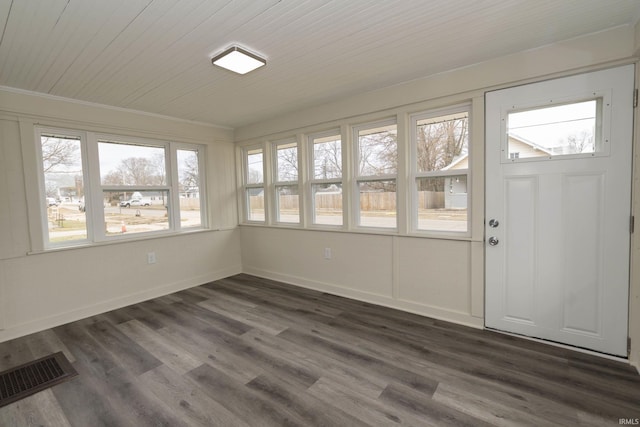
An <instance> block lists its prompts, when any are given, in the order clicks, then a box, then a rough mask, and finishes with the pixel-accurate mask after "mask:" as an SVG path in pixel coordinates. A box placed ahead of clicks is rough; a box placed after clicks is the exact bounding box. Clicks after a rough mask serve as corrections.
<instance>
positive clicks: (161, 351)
mask: <svg viewBox="0 0 640 427" xmlns="http://www.w3.org/2000/svg"><path fill="white" fill-rule="evenodd" d="M117 327H118V329H120V330H121V331H122V332H123V333H124V334H125V335H127V336H128V337H129V338H130V339H131V340H133V341H135V342H136V343H137V344H138V345H140V346H141V347H143V348H144V349H145V350H147V351H148V352H149V354H152V355H153V356H154V357H155V358H156V359H158V360H160V361H161V362H162V363H163V364H164V365H167V366H168V367H170V368H171V369H173V370H174V371H176V372H178V373H179V374H184V373H186V372H188V371H190V370H192V369H194V368H197V367H198V366H200V365H201V364H202V362H201V361H200V360H198V358H197V357H196V356H194V355H193V354H191V353H189V352H188V351H186V350H185V349H184V348H182V347H180V346H177V345H175V342H173V341H172V340H168V339H166V338H165V337H163V336H162V335H161V334H160V333H158V332H157V331H154V330H153V329H151V328H148V327H146V326H145V325H144V324H142V323H141V322H139V321H138V320H130V321H128V322H126V323H121V324H119V325H118V326H117Z"/></svg>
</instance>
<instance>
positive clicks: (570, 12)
mask: <svg viewBox="0 0 640 427" xmlns="http://www.w3.org/2000/svg"><path fill="white" fill-rule="evenodd" d="M639 9H640V2H639V1H638V0H0V34H1V38H0V85H1V86H8V87H12V88H19V89H24V90H29V91H35V92H41V93H45V94H51V95H57V96H62V97H67V98H74V99H78V100H83V101H90V102H96V103H100V104H106V105H111V106H117V107H124V108H130V109H135V110H141V111H146V112H151V113H158V114H162V115H167V116H173V117H178V118H183V119H188V120H195V121H200V122H207V123H212V124H216V125H221V126H228V127H239V126H243V125H247V124H250V123H254V122H257V121H261V120H264V119H267V118H270V117H273V116H277V115H281V114H285V113H287V112H288V111H294V110H298V109H300V108H304V107H309V106H313V105H316V104H321V103H325V102H329V101H332V100H335V99H339V98H341V97H347V96H349V95H353V94H356V93H361V92H364V91H369V90H373V89H376V88H379V87H384V86H388V85H393V84H397V83H400V82H403V81H407V80H411V79H415V78H419V77H424V76H428V75H431V74H435V73H439V72H443V71H447V70H451V69H454V68H457V67H461V66H465V65H469V64H473V63H477V62H481V61H485V60H488V59H491V58H495V57H499V56H503V55H507V54H510V53H514V52H518V51H522V50H526V49H531V48H535V47H538V46H542V45H545V44H549V43H553V42H556V41H559V40H565V39H568V38H572V37H576V36H579V35H582V34H587V33H592V32H596V31H600V30H603V29H606V28H611V27H615V26H619V25H627V24H633V23H634V22H635V20H636V19H637V18H638V17H639V12H640V10H639ZM235 43H237V44H240V45H242V46H244V47H246V48H248V49H249V50H252V51H254V52H257V53H259V54H262V55H263V56H264V57H266V58H267V61H268V63H267V66H266V67H264V68H262V69H259V70H258V71H255V72H253V73H250V74H247V75H245V76H239V75H235V74H233V73H230V72H228V71H225V70H222V69H218V68H216V67H213V66H212V65H211V62H210V58H211V57H212V56H213V55H215V54H216V53H218V52H220V51H222V50H224V49H225V48H226V47H228V46H230V45H232V44H235Z"/></svg>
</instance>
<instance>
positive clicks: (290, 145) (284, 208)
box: [275, 140, 300, 223]
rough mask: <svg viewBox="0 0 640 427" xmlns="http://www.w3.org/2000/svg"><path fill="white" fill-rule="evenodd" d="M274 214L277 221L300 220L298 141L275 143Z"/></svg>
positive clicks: (291, 221)
mask: <svg viewBox="0 0 640 427" xmlns="http://www.w3.org/2000/svg"><path fill="white" fill-rule="evenodd" d="M275 147H276V150H275V152H276V174H275V175H276V184H275V187H276V195H277V197H276V203H277V204H276V214H277V221H278V222H284V223H299V222H300V197H299V192H298V143H297V142H296V141H295V140H294V141H288V142H284V143H276V145H275Z"/></svg>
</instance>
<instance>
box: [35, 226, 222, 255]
mask: <svg viewBox="0 0 640 427" xmlns="http://www.w3.org/2000/svg"><path fill="white" fill-rule="evenodd" d="M225 230H227V229H210V228H199V229H195V230H188V231H181V232H179V233H163V234H154V235H152V236H149V235H147V236H139V237H138V236H136V237H129V238H121V239H115V240H108V241H102V242H84V243H79V244H77V245H68V246H53V247H50V248H46V249H42V250H33V251H30V252H27V255H41V254H47V253H54V252H64V251H72V250H78V249H87V248H95V247H103V246H111V245H122V244H127V243H136V242H143V241H148V240H156V239H167V238H173V237H181V236H188V235H193V234H201V233H214V232H218V231H225Z"/></svg>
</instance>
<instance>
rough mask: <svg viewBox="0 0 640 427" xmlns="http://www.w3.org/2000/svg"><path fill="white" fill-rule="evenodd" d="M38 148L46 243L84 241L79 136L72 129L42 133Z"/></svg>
mask: <svg viewBox="0 0 640 427" xmlns="http://www.w3.org/2000/svg"><path fill="white" fill-rule="evenodd" d="M38 148H39V150H38V153H39V155H40V165H41V167H42V169H41V172H42V173H41V174H40V176H41V193H42V199H43V200H42V201H43V202H44V213H43V215H42V217H43V221H44V227H43V228H44V230H45V242H48V243H49V244H53V245H61V244H65V243H67V244H69V243H78V242H86V241H87V239H88V229H87V215H86V213H85V208H84V203H83V200H84V191H85V188H84V183H85V182H86V181H87V180H86V174H85V170H84V168H83V161H82V158H83V156H84V153H85V151H86V149H85V144H84V142H83V140H82V138H81V136H80V135H79V134H74V133H73V132H43V133H40V134H39V146H38Z"/></svg>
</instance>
